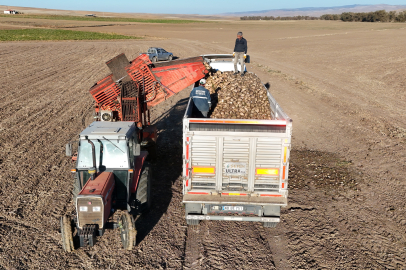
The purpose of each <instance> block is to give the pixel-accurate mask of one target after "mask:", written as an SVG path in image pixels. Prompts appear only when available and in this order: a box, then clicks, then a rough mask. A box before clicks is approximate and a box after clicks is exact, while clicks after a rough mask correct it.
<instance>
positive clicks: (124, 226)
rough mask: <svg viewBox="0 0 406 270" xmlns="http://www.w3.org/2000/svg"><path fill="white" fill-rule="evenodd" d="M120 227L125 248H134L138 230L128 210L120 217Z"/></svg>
mask: <svg viewBox="0 0 406 270" xmlns="http://www.w3.org/2000/svg"><path fill="white" fill-rule="evenodd" d="M119 228H120V236H121V242H122V243H123V247H124V249H125V250H132V249H133V246H135V243H136V236H137V231H136V230H135V227H134V220H133V218H132V217H131V215H130V214H129V213H128V212H127V211H125V212H124V213H123V214H122V215H121V217H120V221H119Z"/></svg>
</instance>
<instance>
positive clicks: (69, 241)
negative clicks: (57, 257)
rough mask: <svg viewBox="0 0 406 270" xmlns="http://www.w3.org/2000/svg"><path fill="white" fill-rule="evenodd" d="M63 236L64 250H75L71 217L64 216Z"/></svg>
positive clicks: (62, 218) (62, 219) (62, 224)
mask: <svg viewBox="0 0 406 270" xmlns="http://www.w3.org/2000/svg"><path fill="white" fill-rule="evenodd" d="M60 222H61V235H62V248H63V250H65V251H66V252H71V251H73V250H75V247H74V245H73V236H72V225H71V224H72V219H71V218H70V217H69V216H66V215H63V216H62V217H61V220H60Z"/></svg>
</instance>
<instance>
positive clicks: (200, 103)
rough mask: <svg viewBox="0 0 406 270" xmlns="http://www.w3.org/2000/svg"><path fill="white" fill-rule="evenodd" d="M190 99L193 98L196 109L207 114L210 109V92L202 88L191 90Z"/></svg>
mask: <svg viewBox="0 0 406 270" xmlns="http://www.w3.org/2000/svg"><path fill="white" fill-rule="evenodd" d="M190 97H191V98H193V102H194V104H195V106H196V107H197V109H198V110H199V111H201V112H208V111H209V110H210V107H211V98H210V92H209V90H207V89H206V88H204V87H203V86H201V85H200V86H198V87H195V88H193V90H192V92H190Z"/></svg>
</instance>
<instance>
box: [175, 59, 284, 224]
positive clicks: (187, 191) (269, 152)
mask: <svg viewBox="0 0 406 270" xmlns="http://www.w3.org/2000/svg"><path fill="white" fill-rule="evenodd" d="M203 57H204V59H205V61H206V62H207V63H208V64H210V66H211V67H213V68H215V69H218V70H220V71H223V70H224V71H228V70H230V66H231V65H233V62H232V61H231V57H230V56H229V55H228V56H227V55H209V56H203ZM264 90H266V92H267V97H268V100H269V106H270V108H271V115H270V118H271V120H255V119H245V120H244V119H211V118H203V119H202V118H194V117H193V106H194V105H193V100H192V99H190V100H189V103H188V105H187V109H186V112H185V115H184V118H183V203H184V205H185V209H186V210H185V211H186V221H187V224H188V225H198V224H199V221H200V220H223V221H253V222H262V223H263V224H264V226H265V227H275V226H276V225H277V224H278V222H279V221H280V209H281V207H283V206H287V203H288V200H287V197H288V172H289V156H290V148H291V136H292V119H290V118H289V117H288V116H287V115H286V114H285V113H284V112H283V110H282V109H281V108H280V106H279V104H278V103H277V102H276V100H275V98H274V97H273V96H272V95H271V93H270V92H269V91H268V89H266V88H265V86H264Z"/></svg>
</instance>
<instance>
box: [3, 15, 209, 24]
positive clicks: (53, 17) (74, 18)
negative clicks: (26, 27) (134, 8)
mask: <svg viewBox="0 0 406 270" xmlns="http://www.w3.org/2000/svg"><path fill="white" fill-rule="evenodd" d="M0 17H10V18H27V19H47V20H71V21H102V22H141V23H172V24H185V23H198V22H203V21H197V20H174V19H141V18H119V17H86V16H63V15H25V14H15V15H4V14H1V15H0Z"/></svg>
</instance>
